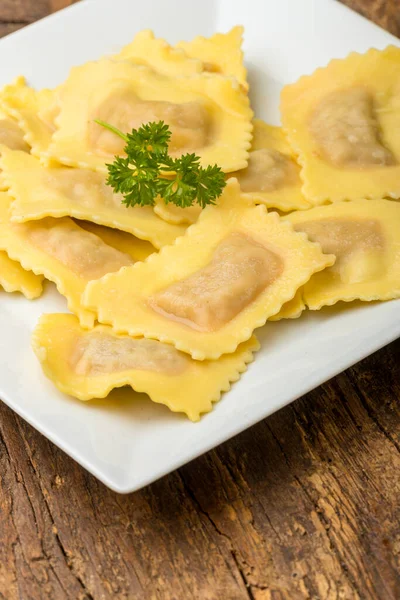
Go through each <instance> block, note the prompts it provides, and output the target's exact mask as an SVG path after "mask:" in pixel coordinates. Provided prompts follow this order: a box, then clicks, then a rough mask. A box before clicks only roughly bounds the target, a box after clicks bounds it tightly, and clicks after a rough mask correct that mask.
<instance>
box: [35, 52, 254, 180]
mask: <svg viewBox="0 0 400 600" xmlns="http://www.w3.org/2000/svg"><path fill="white" fill-rule="evenodd" d="M160 98H162V100H160ZM60 105H61V108H60V114H59V116H58V118H57V119H56V123H57V127H58V129H57V131H56V132H55V133H54V135H53V138H52V144H51V146H50V148H49V151H48V153H47V156H48V157H49V158H52V159H55V160H57V161H59V162H61V163H63V164H66V165H69V166H75V167H83V168H90V169H94V170H99V171H105V170H106V163H107V162H109V161H110V159H112V158H113V156H114V155H115V154H123V149H124V145H125V143H124V141H123V140H122V139H121V138H119V137H118V136H117V135H115V134H114V133H112V132H110V131H108V130H106V129H104V128H103V127H101V126H100V125H98V124H97V123H95V119H102V120H103V121H107V122H108V123H110V124H111V125H114V126H116V127H118V128H119V129H121V130H122V131H124V132H127V131H131V129H132V128H137V127H139V126H140V125H142V124H143V123H145V122H148V121H159V120H163V121H165V122H166V123H167V124H168V125H169V126H170V129H171V131H172V137H171V143H170V152H171V154H172V155H175V156H180V155H181V154H182V153H186V152H196V154H198V155H199V156H200V158H201V163H202V164H203V165H209V164H214V163H217V164H218V165H219V166H220V167H221V168H222V170H223V171H225V172H230V171H234V170H236V169H241V168H244V167H245V166H246V164H247V157H248V148H249V146H250V140H251V130H252V125H251V116H252V112H251V109H250V106H249V101H248V98H247V96H246V95H245V94H243V92H242V91H241V90H240V88H239V86H238V84H237V83H235V81H233V80H231V79H230V78H226V77H222V76H219V75H214V74H208V73H205V74H201V75H194V76H192V77H180V78H168V77H163V76H162V75H160V74H159V73H156V72H154V71H152V70H150V69H148V68H146V67H143V66H138V65H135V64H133V63H131V62H129V61H123V62H122V61H121V62H117V61H112V60H102V61H99V62H97V63H96V62H92V63H87V64H86V65H84V66H82V67H75V68H74V69H72V70H71V74H70V76H69V78H68V80H67V81H66V82H65V83H64V85H63V91H62V98H61V102H60Z"/></svg>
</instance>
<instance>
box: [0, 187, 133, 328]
mask: <svg viewBox="0 0 400 600" xmlns="http://www.w3.org/2000/svg"><path fill="white" fill-rule="evenodd" d="M11 201H12V199H11V197H10V196H9V195H8V194H6V193H4V192H2V193H1V194H0V250H5V251H6V252H7V254H8V255H9V257H10V258H12V259H13V260H17V261H19V262H20V263H21V265H22V266H23V267H24V269H29V270H31V271H33V272H34V273H35V274H37V275H44V276H45V277H46V279H49V280H50V281H53V282H54V283H55V284H56V286H57V289H58V291H59V292H60V294H62V295H63V296H65V297H66V298H67V301H68V308H69V309H70V310H71V312H73V313H75V314H76V315H77V316H78V317H79V320H80V322H81V325H82V326H84V327H92V326H93V324H94V318H95V315H94V313H93V312H91V311H89V310H87V309H85V308H84V307H83V306H82V304H81V296H82V292H83V290H84V289H85V286H86V284H87V283H88V282H89V281H91V280H92V279H96V278H98V277H102V276H103V275H105V274H106V273H109V272H110V271H118V270H119V269H120V268H121V267H123V266H127V265H131V264H132V263H133V261H132V259H131V258H130V256H128V255H127V254H124V253H123V252H120V251H118V250H116V249H115V248H113V247H112V246H108V245H107V244H105V243H104V242H103V240H101V239H100V238H99V237H97V236H96V235H94V234H93V233H90V232H88V231H85V230H84V229H82V228H81V227H79V226H78V225H77V224H76V223H74V221H72V219H69V218H68V217H64V218H62V219H53V218H51V217H48V218H46V219H41V220H39V221H30V222H28V223H11V222H10V220H9V207H10V204H11Z"/></svg>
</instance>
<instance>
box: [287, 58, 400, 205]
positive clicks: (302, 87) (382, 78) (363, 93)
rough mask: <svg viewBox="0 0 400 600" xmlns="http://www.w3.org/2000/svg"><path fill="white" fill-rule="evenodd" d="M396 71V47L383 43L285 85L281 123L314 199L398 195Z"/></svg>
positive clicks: (399, 62)
mask: <svg viewBox="0 0 400 600" xmlns="http://www.w3.org/2000/svg"><path fill="white" fill-rule="evenodd" d="M399 73H400V48H397V47H395V46H389V47H388V48H386V50H375V49H372V50H369V51H368V52H366V53H365V54H357V53H352V54H350V55H349V56H348V57H347V58H345V59H340V60H333V61H332V62H330V63H329V65H328V66H327V67H325V68H320V69H317V70H316V71H315V72H314V73H313V74H312V75H308V76H303V77H301V78H300V79H299V80H298V81H297V83H294V84H291V85H287V86H285V87H284V88H283V90H282V96H281V116H282V124H283V127H284V128H285V130H286V133H287V136H288V140H289V142H290V145H291V146H292V148H293V151H294V152H295V153H296V154H297V155H298V160H299V163H300V164H301V166H302V172H301V177H302V179H303V194H304V196H305V197H306V199H307V200H310V202H311V203H312V204H313V205H318V204H322V203H324V202H326V201H332V202H335V201H338V200H357V199H363V198H372V199H379V198H384V197H391V198H399V197H400V135H399V133H398V132H399V126H400V75H399Z"/></svg>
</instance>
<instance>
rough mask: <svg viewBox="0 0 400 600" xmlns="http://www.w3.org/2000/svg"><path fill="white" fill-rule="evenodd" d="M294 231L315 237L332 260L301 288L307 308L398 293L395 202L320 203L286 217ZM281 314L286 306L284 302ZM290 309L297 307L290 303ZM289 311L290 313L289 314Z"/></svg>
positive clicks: (399, 231) (399, 228)
mask: <svg viewBox="0 0 400 600" xmlns="http://www.w3.org/2000/svg"><path fill="white" fill-rule="evenodd" d="M285 220H287V221H288V222H289V223H291V224H292V225H293V227H294V229H295V230H296V231H301V232H303V233H306V234H307V236H308V237H309V239H310V240H311V241H313V242H318V243H319V244H320V245H321V248H322V250H323V251H324V252H327V253H329V254H334V255H335V256H336V262H335V264H334V265H333V266H331V267H330V268H328V269H325V270H324V271H323V272H321V273H316V274H315V275H313V276H312V277H311V279H310V281H308V283H306V285H305V286H304V287H303V288H302V290H301V297H302V300H303V302H304V304H305V305H306V306H308V308H310V309H311V310H319V309H320V308H321V307H322V306H326V305H332V304H335V303H336V302H338V301H340V300H342V301H345V302H350V301H352V300H364V301H372V300H391V299H393V298H399V297H400V203H399V202H395V201H393V200H358V201H353V202H339V203H336V204H332V205H330V206H320V207H316V208H313V209H311V210H308V211H304V212H295V213H292V214H290V215H288V216H287V217H285ZM287 309H288V310H287V311H286V315H285V316H286V317H287V316H288V311H289V309H290V307H287ZM291 309H292V311H293V313H294V312H295V311H296V310H297V309H298V307H296V306H295V305H292V307H291ZM293 313H292V314H291V315H289V316H293Z"/></svg>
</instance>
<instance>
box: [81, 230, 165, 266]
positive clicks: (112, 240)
mask: <svg viewBox="0 0 400 600" xmlns="http://www.w3.org/2000/svg"><path fill="white" fill-rule="evenodd" d="M77 224H78V225H79V227H82V229H86V231H90V233H94V234H95V235H97V236H98V237H99V238H101V239H102V240H103V242H105V243H106V244H108V246H112V247H113V248H115V249H116V250H119V251H120V252H124V253H125V254H128V255H129V256H130V257H131V259H132V260H133V261H134V262H136V261H138V260H145V259H146V258H147V257H148V256H150V254H153V252H156V249H155V248H154V246H152V245H151V244H150V242H146V241H145V240H140V239H139V238H137V237H135V236H134V235H132V234H130V233H126V232H125V231H118V229H111V227H104V226H103V225H97V224H96V223H90V221H78V223H77Z"/></svg>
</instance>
